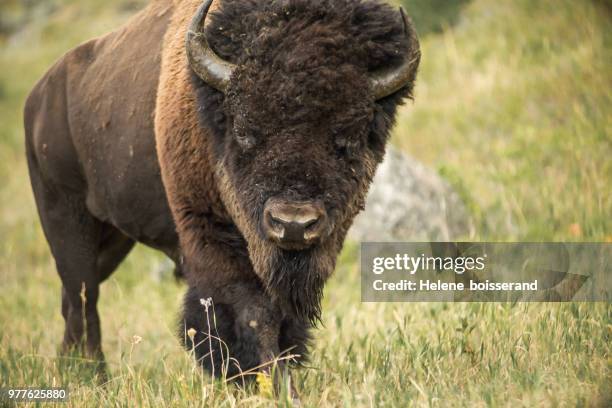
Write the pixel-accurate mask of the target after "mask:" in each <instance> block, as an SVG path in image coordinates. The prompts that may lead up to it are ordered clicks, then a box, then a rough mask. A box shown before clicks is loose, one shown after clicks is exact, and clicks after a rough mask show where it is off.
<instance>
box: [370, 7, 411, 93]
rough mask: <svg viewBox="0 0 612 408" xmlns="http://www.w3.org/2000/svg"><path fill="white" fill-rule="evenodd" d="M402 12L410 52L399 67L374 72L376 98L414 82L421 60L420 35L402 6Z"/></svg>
mask: <svg viewBox="0 0 612 408" xmlns="http://www.w3.org/2000/svg"><path fill="white" fill-rule="evenodd" d="M400 13H401V15H402V20H403V22H404V33H405V34H406V39H407V40H408V45H409V50H410V54H409V55H407V56H406V57H405V58H404V62H403V63H402V65H400V66H399V67H396V68H395V67H394V68H385V69H381V70H379V71H377V72H374V73H373V74H372V76H371V77H370V88H371V89H372V92H373V93H374V98H375V100H379V99H382V98H384V97H387V96H389V95H391V94H393V93H395V92H397V91H399V90H400V89H402V88H403V87H404V86H406V85H408V84H410V83H412V82H413V81H414V79H415V77H416V71H417V68H418V66H419V61H420V60H421V51H420V47H419V37H418V36H417V33H416V30H415V29H414V27H413V26H412V23H411V22H410V21H409V20H408V17H406V14H405V13H404V9H403V8H401V7H400Z"/></svg>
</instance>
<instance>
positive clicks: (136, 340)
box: [132, 335, 142, 344]
mask: <svg viewBox="0 0 612 408" xmlns="http://www.w3.org/2000/svg"><path fill="white" fill-rule="evenodd" d="M141 341H142V337H140V336H137V335H134V336H132V344H138V343H140V342H141Z"/></svg>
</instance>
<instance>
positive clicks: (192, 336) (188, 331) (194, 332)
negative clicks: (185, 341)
mask: <svg viewBox="0 0 612 408" xmlns="http://www.w3.org/2000/svg"><path fill="white" fill-rule="evenodd" d="M187 335H188V336H189V338H190V339H191V341H193V338H194V337H195V335H196V329H194V328H193V327H192V328H190V329H189V330H187Z"/></svg>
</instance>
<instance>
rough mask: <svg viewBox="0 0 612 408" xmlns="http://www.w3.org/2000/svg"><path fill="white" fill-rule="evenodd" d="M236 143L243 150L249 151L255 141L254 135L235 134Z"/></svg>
mask: <svg viewBox="0 0 612 408" xmlns="http://www.w3.org/2000/svg"><path fill="white" fill-rule="evenodd" d="M235 134H236V142H237V143H238V145H239V146H240V147H242V148H243V149H251V148H253V147H254V146H255V143H256V139H255V136H254V135H249V134H247V133H245V132H236V133H235Z"/></svg>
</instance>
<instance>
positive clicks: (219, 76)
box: [185, 0, 236, 92]
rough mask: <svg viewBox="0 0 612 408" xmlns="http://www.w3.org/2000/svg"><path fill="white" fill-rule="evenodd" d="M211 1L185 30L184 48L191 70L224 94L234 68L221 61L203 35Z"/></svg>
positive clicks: (208, 0) (200, 9)
mask: <svg viewBox="0 0 612 408" xmlns="http://www.w3.org/2000/svg"><path fill="white" fill-rule="evenodd" d="M212 2H213V0H207V1H206V2H204V3H202V5H201V6H200V8H199V9H198V11H197V13H196V15H195V16H194V17H193V20H192V21H191V25H190V26H189V29H188V30H187V38H186V40H185V47H186V49H187V59H188V60H189V65H190V66H191V69H193V71H194V72H195V73H196V74H197V75H198V76H199V77H200V78H201V79H202V80H203V81H204V82H206V83H207V84H208V85H210V86H212V87H213V88H215V89H217V90H218V91H221V92H225V90H226V89H227V86H228V84H229V81H230V78H231V76H232V74H233V73H234V70H235V69H236V66H235V65H234V64H232V63H230V62H228V61H225V60H223V59H221V58H220V57H219V56H218V55H217V54H215V52H214V51H213V50H212V48H211V47H210V44H209V43H208V40H207V39H206V35H205V34H204V22H205V21H206V15H207V14H208V10H209V9H210V5H211V4H212Z"/></svg>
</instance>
